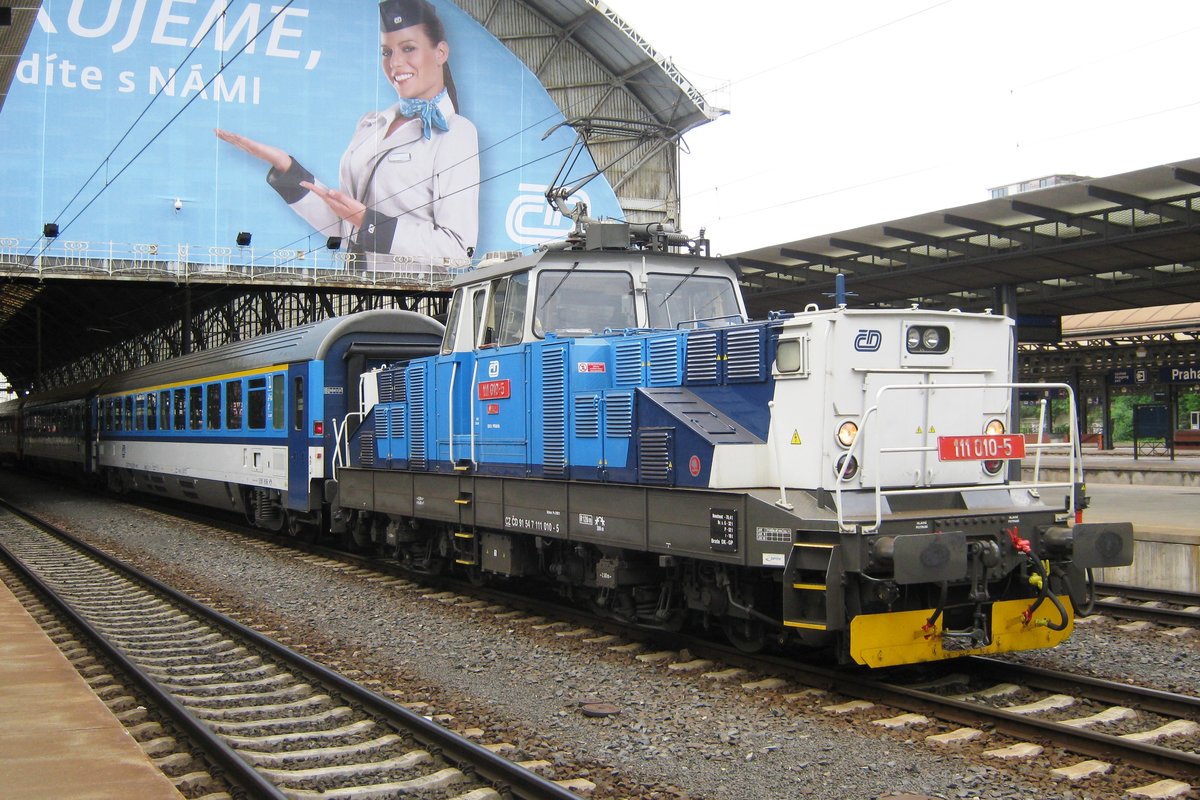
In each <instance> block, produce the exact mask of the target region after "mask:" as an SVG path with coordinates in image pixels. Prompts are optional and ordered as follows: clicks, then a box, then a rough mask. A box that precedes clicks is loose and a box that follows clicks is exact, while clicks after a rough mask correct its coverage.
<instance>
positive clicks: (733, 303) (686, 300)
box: [646, 271, 742, 329]
mask: <svg viewBox="0 0 1200 800" xmlns="http://www.w3.org/2000/svg"><path fill="white" fill-rule="evenodd" d="M646 305H647V306H648V310H649V313H650V327H651V328H668V329H674V328H678V327H697V328H699V327H713V326H720V325H733V324H736V323H739V322H741V321H742V312H741V310H740V309H739V308H738V295H737V291H736V290H735V289H734V287H733V284H732V283H731V282H730V281H729V279H728V278H722V277H714V276H709V275H697V274H695V272H694V271H693V272H692V273H691V274H688V275H663V274H657V273H651V274H650V276H649V280H648V282H647V285H646Z"/></svg>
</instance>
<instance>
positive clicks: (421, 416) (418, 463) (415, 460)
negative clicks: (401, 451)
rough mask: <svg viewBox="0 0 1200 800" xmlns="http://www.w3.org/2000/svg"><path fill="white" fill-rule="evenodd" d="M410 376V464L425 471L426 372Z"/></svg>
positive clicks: (420, 371)
mask: <svg viewBox="0 0 1200 800" xmlns="http://www.w3.org/2000/svg"><path fill="white" fill-rule="evenodd" d="M406 375H407V376H408V381H407V382H408V397H409V400H410V402H409V407H410V408H411V409H412V442H411V444H410V445H409V463H410V465H411V466H412V468H413V469H425V466H426V457H427V454H426V452H425V370H423V369H413V370H411V371H409V372H408V373H406Z"/></svg>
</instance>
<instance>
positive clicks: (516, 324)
mask: <svg viewBox="0 0 1200 800" xmlns="http://www.w3.org/2000/svg"><path fill="white" fill-rule="evenodd" d="M528 296H529V273H528V272H521V273H518V274H516V275H507V276H505V277H503V278H498V279H496V280H494V281H492V292H491V298H490V300H489V302H488V308H487V314H486V315H485V317H484V323H483V326H484V327H483V333H484V336H483V341H482V343H481V344H482V345H483V346H484V347H488V346H492V345H499V346H501V347H504V346H505V345H510V344H520V343H521V342H522V341H523V340H524V338H525V302H526V299H527V298H528Z"/></svg>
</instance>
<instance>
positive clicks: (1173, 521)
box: [1022, 448, 1200, 593]
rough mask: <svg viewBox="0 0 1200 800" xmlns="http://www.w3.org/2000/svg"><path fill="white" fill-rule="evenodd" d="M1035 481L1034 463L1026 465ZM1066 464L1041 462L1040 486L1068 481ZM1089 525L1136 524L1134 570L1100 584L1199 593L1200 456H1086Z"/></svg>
mask: <svg viewBox="0 0 1200 800" xmlns="http://www.w3.org/2000/svg"><path fill="white" fill-rule="evenodd" d="M1022 466H1023V467H1024V477H1025V478H1026V479H1030V478H1031V477H1032V467H1033V460H1032V459H1029V458H1026V459H1025V460H1024V461H1023V462H1022ZM1067 468H1068V464H1067V459H1066V458H1063V457H1058V456H1054V457H1043V458H1042V461H1041V471H1042V477H1043V478H1049V479H1052V480H1067ZM1083 477H1084V480H1085V481H1086V482H1087V493H1088V497H1089V498H1090V500H1091V504H1090V506H1089V507H1088V509H1087V510H1086V511H1085V512H1084V520H1085V521H1087V522H1132V523H1133V531H1134V551H1133V565H1132V566H1130V567H1118V568H1113V569H1103V570H1097V574H1096V580H1097V581H1100V582H1102V583H1113V584H1118V585H1126V586H1138V587H1143V588H1147V589H1168V590H1171V591H1179V592H1197V593H1200V450H1195V449H1189V450H1177V451H1176V453H1175V458H1174V460H1172V459H1171V458H1169V457H1168V456H1167V455H1146V454H1139V456H1138V457H1137V458H1134V455H1133V450H1132V449H1131V448H1118V449H1115V450H1099V451H1097V450H1092V449H1085V450H1084V452H1083Z"/></svg>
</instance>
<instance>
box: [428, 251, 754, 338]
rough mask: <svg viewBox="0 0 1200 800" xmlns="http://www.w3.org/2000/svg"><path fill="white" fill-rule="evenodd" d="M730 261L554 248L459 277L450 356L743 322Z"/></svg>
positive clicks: (451, 322) (452, 309)
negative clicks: (563, 340)
mask: <svg viewBox="0 0 1200 800" xmlns="http://www.w3.org/2000/svg"><path fill="white" fill-rule="evenodd" d="M745 319H746V311H745V307H744V306H743V304H742V300H741V294H740V293H739V292H738V290H737V284H736V274H735V272H734V271H733V268H732V267H731V266H730V264H729V263H728V262H725V261H720V260H715V259H700V258H688V257H681V256H677V255H672V254H668V253H658V252H655V253H647V254H638V253H636V252H634V253H630V252H626V251H618V252H603V251H602V252H599V253H590V254H589V257H588V258H587V259H586V261H584V260H581V259H580V258H579V257H578V254H576V253H574V252H571V251H555V250H548V251H542V252H539V253H536V254H534V255H533V256H527V257H524V258H517V259H514V260H511V261H506V262H503V263H501V264H497V265H493V266H490V267H484V268H482V269H480V270H477V271H475V272H473V273H469V274H468V275H467V276H464V277H463V278H461V279H459V281H458V285H457V286H456V288H455V291H454V295H453V297H452V299H451V301H450V313H449V317H448V319H447V324H446V336H445V339H444V340H443V342H442V353H443V355H446V354H450V353H469V352H474V351H480V350H486V349H489V348H497V347H507V346H511V345H518V344H531V343H537V342H540V341H544V340H546V339H547V338H582V337H593V336H602V335H605V334H606V333H607V334H612V333H619V332H622V331H633V330H676V329H686V328H698V327H716V326H721V325H731V324H736V323H741V322H744V321H745Z"/></svg>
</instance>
